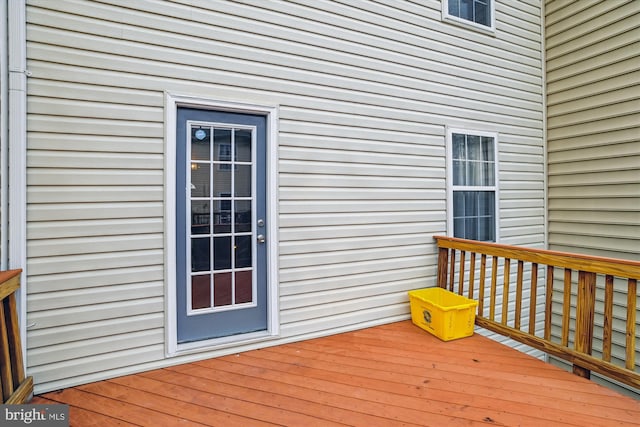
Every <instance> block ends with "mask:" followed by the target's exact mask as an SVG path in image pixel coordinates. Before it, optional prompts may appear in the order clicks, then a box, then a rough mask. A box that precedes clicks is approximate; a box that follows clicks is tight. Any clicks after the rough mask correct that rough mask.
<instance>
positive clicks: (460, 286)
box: [458, 251, 466, 295]
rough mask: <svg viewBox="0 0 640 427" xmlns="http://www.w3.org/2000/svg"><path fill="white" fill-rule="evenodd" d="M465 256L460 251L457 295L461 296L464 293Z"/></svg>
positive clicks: (464, 253)
mask: <svg viewBox="0 0 640 427" xmlns="http://www.w3.org/2000/svg"><path fill="white" fill-rule="evenodd" d="M465 256H466V252H465V251H460V274H458V277H459V279H460V280H458V294H459V295H462V293H463V292H464V270H465V268H464V262H465Z"/></svg>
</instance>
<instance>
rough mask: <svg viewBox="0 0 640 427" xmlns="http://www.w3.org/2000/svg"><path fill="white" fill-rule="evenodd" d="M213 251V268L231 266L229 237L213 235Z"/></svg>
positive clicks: (226, 268) (219, 268)
mask: <svg viewBox="0 0 640 427" xmlns="http://www.w3.org/2000/svg"><path fill="white" fill-rule="evenodd" d="M213 253H214V255H215V258H214V261H213V265H214V267H213V268H214V270H229V269H230V268H231V237H230V236H229V237H215V238H214V239H213Z"/></svg>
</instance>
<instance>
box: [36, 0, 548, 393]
mask: <svg viewBox="0 0 640 427" xmlns="http://www.w3.org/2000/svg"><path fill="white" fill-rule="evenodd" d="M27 12H28V17H27V19H28V38H29V48H28V57H29V69H30V70H31V72H32V73H33V76H32V77H31V79H30V84H29V115H28V120H29V122H28V123H29V141H28V144H29V147H28V149H29V150H28V160H29V171H28V172H29V179H30V182H29V206H28V209H29V222H28V234H29V236H28V238H29V243H28V244H29V247H30V248H31V249H32V250H31V252H30V257H29V261H28V262H29V272H30V278H29V280H30V283H33V286H30V287H29V298H30V301H31V303H32V307H33V309H32V310H31V311H30V312H29V316H30V319H31V321H35V323H36V325H35V326H34V327H33V328H32V329H30V332H29V334H30V337H31V338H30V340H29V352H31V354H33V355H34V358H33V361H34V362H33V363H34V364H33V365H32V366H30V370H31V372H32V374H33V375H34V377H35V379H36V382H37V383H38V384H37V390H47V389H51V388H54V387H55V388H59V387H61V386H66V385H70V384H72V383H78V382H83V381H86V380H89V379H97V378H98V377H101V376H102V377H106V376H109V375H113V373H114V372H118V373H125V372H132V371H136V370H141V369H144V368H146V367H150V366H163V365H168V364H172V363H178V362H180V360H181V359H180V358H177V359H170V360H165V356H164V349H163V344H164V343H163V341H162V336H163V335H162V333H161V332H163V331H164V329H163V325H159V324H158V319H161V318H162V316H163V315H164V307H163V303H164V302H165V301H164V299H163V298H164V294H163V292H162V288H161V283H162V281H163V280H166V278H164V277H163V271H164V270H163V254H164V247H163V244H164V243H163V241H162V239H161V236H160V235H159V234H158V233H159V232H161V231H159V230H158V227H160V230H163V229H164V228H163V224H164V223H163V221H164V218H163V210H162V207H163V203H164V188H163V182H164V170H163V164H164V162H165V160H166V156H171V155H172V153H165V152H164V141H163V135H164V131H165V129H164V123H163V99H164V97H163V94H164V91H170V92H172V93H177V94H198V95H199V96H202V97H209V98H213V99H221V100H232V101H237V102H248V103H255V104H277V105H278V106H279V117H280V122H279V135H278V143H279V146H278V154H279V161H278V164H277V165H274V166H277V169H278V181H279V188H278V189H277V191H278V197H279V199H278V200H277V204H278V210H279V218H278V221H279V224H280V230H279V237H280V241H279V248H278V249H279V256H280V258H279V265H280V272H279V278H280V283H279V291H280V298H281V299H280V307H281V316H280V318H281V322H282V326H281V333H282V338H283V339H285V340H292V339H297V338H306V337H311V336H316V335H321V334H327V333H331V332H336V331H340V330H347V329H354V328H358V327H364V326H367V325H373V324H376V323H382V322H390V321H394V320H400V319H406V318H408V304H407V296H406V291H407V290H410V289H415V288H418V287H424V286H433V285H435V274H436V264H437V259H436V258H437V257H436V253H435V248H434V245H433V242H432V239H431V236H432V235H433V234H438V233H444V232H445V231H446V181H445V177H446V170H445V165H446V159H445V153H446V150H445V134H446V133H445V128H446V126H455V127H458V128H466V129H473V130H483V131H492V132H497V133H498V134H499V141H500V147H499V156H500V158H499V161H500V188H501V189H502V193H501V203H500V217H501V218H502V221H501V224H500V227H501V232H500V235H502V236H504V240H505V242H507V243H511V244H532V245H536V246H540V245H543V244H544V212H542V211H541V208H542V206H543V205H544V167H543V164H542V163H543V159H544V149H543V142H542V141H543V137H544V135H543V127H542V123H543V111H542V96H543V95H542V94H543V90H542V75H541V70H542V63H541V58H542V52H541V40H542V38H541V29H540V25H541V22H542V19H541V18H542V17H541V16H540V15H541V10H540V7H539V6H538V5H537V3H536V2H514V3H513V4H509V5H506V4H500V5H499V6H498V7H497V10H496V17H497V23H496V27H497V32H496V35H495V36H493V35H487V34H484V33H478V32H475V31H473V30H469V29H467V28H463V27H460V26H456V25H451V24H448V23H445V22H442V21H441V12H440V5H439V3H438V2H424V4H423V2H371V1H364V0H357V1H336V2H315V1H308V0H298V1H286V2H285V1H270V2H264V1H253V0H245V1H234V2H231V1H222V0H215V1H211V0H207V1H192V0H189V1H186V0H184V1H182V0H176V1H166V2H157V1H152V0H146V1H145V0H140V1H136V2H129V1H125V0H104V1H100V2H93V1H80V0H64V1H62V0H61V1H56V2H51V1H47V0H29V1H28V11H27ZM145 219H146V220H148V221H149V222H148V223H145V225H144V226H141V225H140V224H141V221H143V222H144V221H145ZM83 230H85V231H83ZM82 248H86V251H84V252H82V253H80V252H81V249H82ZM92 271H95V272H96V274H95V277H93V276H92V275H91V272H92ZM123 272H126V274H123ZM48 279H51V280H48ZM143 291H144V292H146V293H142V292H143ZM119 295H121V296H120V297H119ZM118 298H120V300H122V304H123V307H126V308H127V309H128V310H131V313H130V314H127V313H126V310H121V309H119V308H118V303H119V301H120V300H119V299H118ZM125 299H126V300H125ZM527 304H528V302H527V301H526V300H523V305H524V306H526V305H527ZM87 307H91V308H92V310H88V309H87ZM68 314H77V315H78V319H84V320H83V321H85V322H88V324H85V325H82V324H80V323H76V324H74V321H73V320H72V319H71V320H67V321H68V322H69V323H68V324H64V325H62V324H60V322H61V321H62V320H61V319H65V318H67V317H65V316H67V315H68ZM129 317H130V318H131V319H146V318H150V319H154V321H153V322H150V323H149V326H148V327H144V326H142V325H143V324H144V322H141V321H132V322H131V323H130V324H129V325H127V324H126V319H128V318H129ZM78 322H80V320H78ZM125 325H126V326H125ZM48 333H52V334H53V333H55V334H56V336H57V337H58V338H57V339H56V340H55V341H51V340H50V339H47V338H46V337H47V336H48ZM109 335H113V336H114V339H113V340H112V341H110V340H108V339H106V337H107V336H109ZM136 337H141V339H140V340H136V339H135V338H136ZM81 340H90V342H92V343H95V344H96V345H95V346H93V347H91V348H83V347H82V346H81V345H79V343H80V342H81ZM136 343H139V345H140V347H139V348H136V347H135V345H136ZM52 346H53V347H52ZM242 348H245V347H242ZM54 349H55V350H56V351H53V350H54ZM237 350H238V349H232V350H227V351H237ZM136 351H139V352H140V354H143V355H144V357H143V359H142V360H141V361H140V362H136V361H135V358H131V357H129V356H130V355H131V354H135V353H136ZM221 353H222V352H220V351H218V352H215V351H214V352H209V353H203V354H202V355H201V357H206V356H213V355H216V354H221ZM36 356H37V357H36ZM125 360H127V361H128V362H123V361H125ZM74 367H75V368H74ZM103 369H104V371H101V370H103Z"/></svg>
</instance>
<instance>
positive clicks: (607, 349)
mask: <svg viewBox="0 0 640 427" xmlns="http://www.w3.org/2000/svg"><path fill="white" fill-rule="evenodd" d="M602 327H603V331H602V359H603V360H605V361H607V362H611V340H612V337H613V276H611V275H609V274H607V275H606V276H605V281H604V321H603V325H602Z"/></svg>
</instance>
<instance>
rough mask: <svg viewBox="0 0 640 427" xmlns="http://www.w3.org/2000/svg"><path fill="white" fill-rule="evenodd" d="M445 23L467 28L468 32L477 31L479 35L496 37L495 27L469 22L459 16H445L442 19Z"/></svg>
mask: <svg viewBox="0 0 640 427" xmlns="http://www.w3.org/2000/svg"><path fill="white" fill-rule="evenodd" d="M442 21H443V22H447V23H449V24H453V25H457V26H458V27H462V28H466V29H468V30H472V31H477V32H479V33H484V34H487V35H490V36H494V37H495V36H496V28H495V25H492V26H490V27H488V26H486V25H482V24H476V23H475V22H471V21H468V20H466V19H462V18H458V17H457V16H452V15H444V16H443V17H442Z"/></svg>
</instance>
